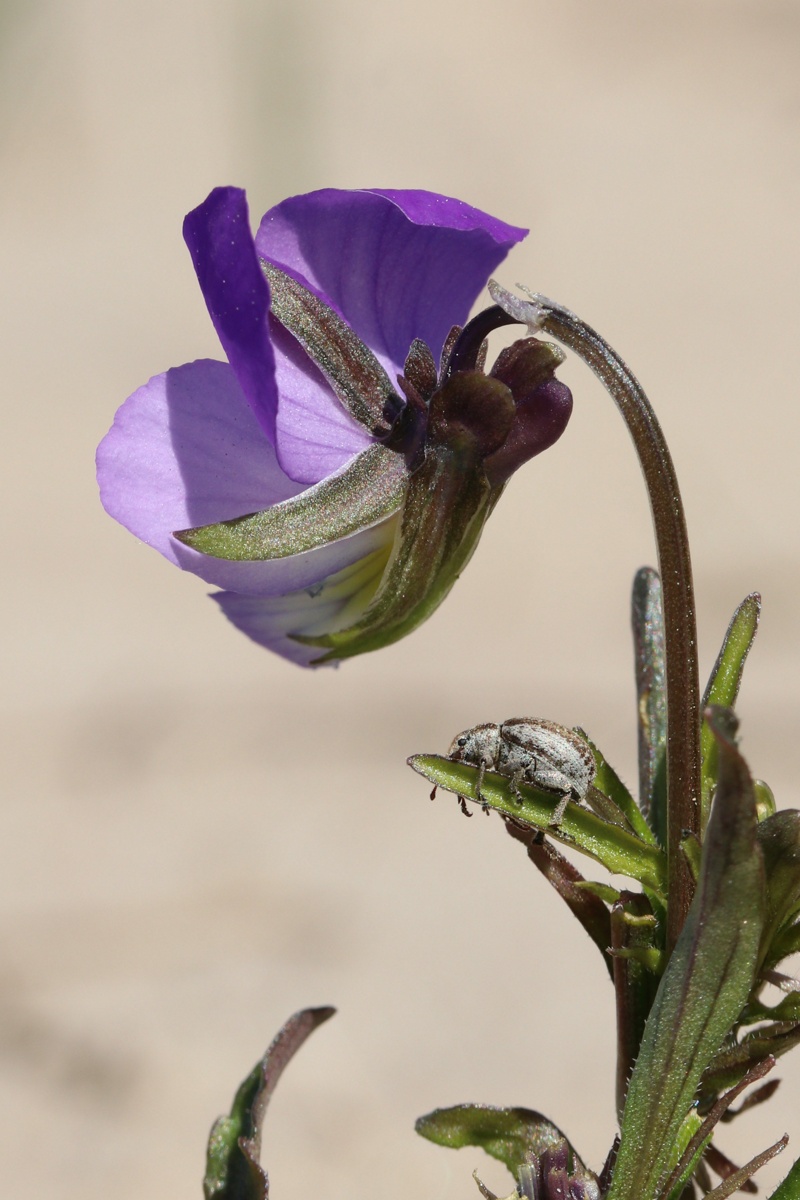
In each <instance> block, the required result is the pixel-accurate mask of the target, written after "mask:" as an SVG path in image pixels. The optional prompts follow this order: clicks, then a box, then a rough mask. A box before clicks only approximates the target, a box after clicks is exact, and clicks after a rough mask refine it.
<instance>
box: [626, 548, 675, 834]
mask: <svg viewBox="0 0 800 1200" xmlns="http://www.w3.org/2000/svg"><path fill="white" fill-rule="evenodd" d="M631 624H632V626H633V649H634V656H635V657H634V666H635V673H636V699H637V707H638V715H639V802H640V804H641V806H642V809H643V811H644V812H645V813H647V815H648V817H649V820H650V825H651V826H652V828H653V830H654V831H655V833H656V835H657V837H658V840H659V841H660V842H661V844H662V845H666V841H667V836H666V835H667V822H666V812H665V805H664V792H663V789H660V792H659V791H658V790H657V788H656V780H657V776H658V768H659V763H661V762H662V761H663V758H664V747H665V745H666V737H667V676H666V666H665V652H664V613H663V609H662V604H661V579H660V577H659V574H658V572H657V571H654V570H653V568H652V567H642V568H641V570H640V571H637V572H636V575H635V577H634V580H633V595H632V597H631Z"/></svg>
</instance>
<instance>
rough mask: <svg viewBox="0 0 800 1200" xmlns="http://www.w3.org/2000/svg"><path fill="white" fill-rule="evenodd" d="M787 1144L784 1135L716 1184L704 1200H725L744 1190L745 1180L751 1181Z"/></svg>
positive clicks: (786, 1137) (786, 1135)
mask: <svg viewBox="0 0 800 1200" xmlns="http://www.w3.org/2000/svg"><path fill="white" fill-rule="evenodd" d="M788 1144H789V1135H788V1134H786V1133H785V1134H784V1135H783V1137H782V1138H780V1139H779V1140H778V1141H777V1142H774V1143H773V1145H771V1146H768V1147H767V1149H766V1150H762V1151H761V1153H760V1154H756V1155H755V1157H754V1158H751V1159H750V1161H749V1162H746V1163H745V1164H744V1166H743V1167H740V1168H739V1170H738V1171H734V1172H733V1174H732V1175H729V1176H728V1178H727V1179H725V1180H723V1182H722V1183H720V1184H718V1185H717V1187H715V1188H712V1189H711V1191H710V1192H708V1193H707V1194H706V1197H705V1200H727V1197H728V1196H732V1195H733V1193H734V1192H738V1191H742V1190H744V1184H745V1183H746V1182H747V1180H748V1179H752V1177H753V1176H754V1175H755V1173H756V1171H760V1170H761V1168H762V1167H763V1166H766V1164H767V1163H768V1162H769V1161H770V1160H771V1159H773V1158H775V1157H776V1155H778V1154H781V1153H782V1151H784V1150H785V1149H786V1147H787V1145H788ZM777 1194H778V1193H777V1192H776V1193H775V1195H777Z"/></svg>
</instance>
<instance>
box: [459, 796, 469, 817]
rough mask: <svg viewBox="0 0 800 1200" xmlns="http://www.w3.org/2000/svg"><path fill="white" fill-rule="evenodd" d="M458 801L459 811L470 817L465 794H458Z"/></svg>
mask: <svg viewBox="0 0 800 1200" xmlns="http://www.w3.org/2000/svg"><path fill="white" fill-rule="evenodd" d="M458 803H459V806H460V808H461V811H462V813H463V814H464V816H465V817H471V816H472V813H471V812H470V811H469V809H468V808H467V798H466V796H459V797H458Z"/></svg>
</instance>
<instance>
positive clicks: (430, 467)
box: [295, 379, 502, 665]
mask: <svg viewBox="0 0 800 1200" xmlns="http://www.w3.org/2000/svg"><path fill="white" fill-rule="evenodd" d="M492 382H493V381H492V380H489V379H484V383H492ZM501 386H502V385H498V387H501ZM499 496H500V492H499V491H497V490H494V489H492V488H490V486H489V483H488V481H487V479H486V476H485V475H484V474H483V471H482V469H481V468H480V466H479V465H478V464H477V462H474V461H468V462H467V463H466V464H465V463H463V462H462V461H461V455H460V453H459V452H456V451H453V450H451V449H450V448H448V447H443V446H432V447H428V450H427V451H426V455H425V460H424V462H423V463H422V465H421V466H420V467H419V468H418V469H417V470H416V471H415V472H414V473H413V475H411V477H410V479H409V481H408V486H407V488H406V492H405V499H404V502H403V507H402V510H401V515H400V525H399V529H398V532H397V533H396V535H395V544H394V548H393V551H392V556H391V558H390V559H389V563H388V565H387V568H386V571H385V573H384V576H383V579H382V580H381V584H380V587H379V588H378V591H377V593H376V595H375V597H374V599H373V600H372V602H371V603H370V605H369V607H368V608H367V610H366V612H365V613H364V614H363V616H362V617H360V618H359V620H358V621H356V622H355V623H354V624H353V625H350V626H348V627H347V628H346V629H342V630H339V631H338V632H336V633H330V634H327V635H325V636H323V637H308V638H306V637H298V638H296V639H295V640H296V641H299V642H302V643H303V644H304V645H308V646H319V647H321V648H323V649H326V650H328V653H327V654H323V655H321V656H320V657H319V658H318V659H315V660H314V663H315V665H316V664H320V663H325V662H329V661H331V660H333V659H344V658H352V657H353V656H354V655H356V654H364V653H366V652H367V651H369V650H378V649H380V648H381V647H382V646H388V645H391V644H392V642H396V641H399V639H400V638H402V637H405V636H406V634H408V633H411V632H412V630H414V629H416V628H417V626H418V625H421V624H422V623H423V621H425V620H427V618H428V617H429V616H430V615H431V613H432V612H434V610H435V609H437V608H438V607H439V605H440V604H441V603H442V601H443V600H444V599H445V597H446V596H447V594H448V592H449V591H450V589H451V588H452V586H453V584H454V583H455V582H456V580H457V579H458V577H459V575H460V574H461V572H462V571H463V570H464V567H465V566H466V565H467V563H468V562H469V559H470V558H471V557H472V553H473V551H474V550H475V547H476V546H477V544H478V540H479V539H480V535H481V533H482V531H483V527H484V524H485V523H486V519H487V517H488V516H489V514H490V512H491V511H492V508H493V507H494V505H495V503H496V502H497V500H498V499H499Z"/></svg>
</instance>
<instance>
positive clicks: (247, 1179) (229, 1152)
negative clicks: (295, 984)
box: [203, 1008, 336, 1200]
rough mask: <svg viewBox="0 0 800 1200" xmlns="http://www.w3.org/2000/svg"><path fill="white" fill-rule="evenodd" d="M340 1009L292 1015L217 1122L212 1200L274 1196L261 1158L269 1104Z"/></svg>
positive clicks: (210, 1161) (208, 1193) (209, 1187)
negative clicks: (292, 1063) (290, 1066)
mask: <svg viewBox="0 0 800 1200" xmlns="http://www.w3.org/2000/svg"><path fill="white" fill-rule="evenodd" d="M335 1011H336V1010H335V1009H334V1008H306V1009H303V1010H302V1011H301V1012H298V1013H295V1014H294V1016H293V1017H290V1018H289V1020H288V1021H287V1022H286V1024H285V1025H284V1026H283V1028H282V1029H281V1031H280V1033H279V1034H278V1035H277V1037H276V1038H275V1040H274V1041H273V1043H272V1045H271V1046H270V1048H269V1049H268V1050H267V1052H266V1054H265V1055H264V1057H263V1058H262V1059H261V1061H260V1062H258V1063H256V1065H255V1067H254V1068H253V1070H252V1071H251V1072H250V1074H249V1075H248V1076H247V1078H246V1079H245V1081H244V1083H243V1084H242V1085H241V1087H240V1088H239V1090H238V1092H237V1093H236V1096H235V1098H234V1101H233V1105H232V1107H231V1111H230V1116H227V1117H220V1118H219V1119H218V1120H217V1121H215V1122H214V1125H213V1126H212V1129H211V1135H210V1137H209V1139H208V1151H207V1155H206V1175H205V1179H204V1181H203V1191H204V1194H205V1197H206V1200H268V1197H269V1180H268V1178H267V1173H266V1171H265V1170H264V1169H263V1167H262V1166H261V1165H260V1163H259V1161H258V1160H259V1155H260V1153H261V1132H262V1128H263V1124H264V1116H265V1113H266V1111H267V1105H268V1104H269V1101H270V1098H271V1097H272V1093H273V1092H274V1090H275V1085H276V1084H277V1082H278V1080H279V1079H280V1077H281V1075H282V1073H283V1069H284V1067H285V1066H286V1064H287V1063H288V1062H289V1060H290V1059H291V1058H293V1057H294V1055H295V1053H296V1052H297V1051H298V1050H299V1049H300V1047H301V1046H302V1044H303V1042H304V1041H305V1040H306V1038H307V1037H308V1035H309V1034H310V1033H313V1031H314V1030H315V1029H316V1028H317V1026H318V1025H321V1024H322V1022H323V1021H327V1020H328V1018H329V1017H332V1016H333V1014H334V1012H335Z"/></svg>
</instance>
